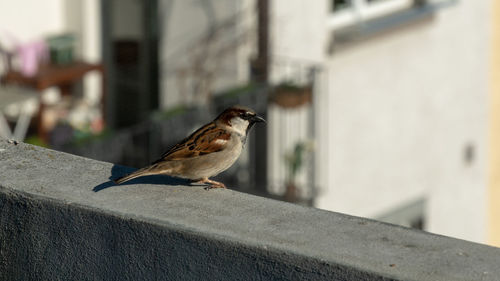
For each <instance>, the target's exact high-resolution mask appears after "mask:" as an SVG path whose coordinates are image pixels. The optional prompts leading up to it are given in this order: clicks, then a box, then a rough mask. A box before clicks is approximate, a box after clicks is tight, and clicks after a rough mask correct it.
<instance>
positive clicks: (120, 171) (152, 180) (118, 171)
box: [92, 165, 191, 192]
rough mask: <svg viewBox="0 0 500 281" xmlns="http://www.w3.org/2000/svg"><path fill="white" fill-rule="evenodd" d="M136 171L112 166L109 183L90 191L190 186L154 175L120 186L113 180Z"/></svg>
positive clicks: (177, 180) (188, 182)
mask: <svg viewBox="0 0 500 281" xmlns="http://www.w3.org/2000/svg"><path fill="white" fill-rule="evenodd" d="M135 170H136V169H134V168H129V167H125V166H120V165H113V168H111V175H110V176H109V181H106V182H103V183H101V184H99V185H96V186H94V188H93V189H92V190H93V191H94V192H99V191H101V190H103V189H106V188H109V187H113V186H116V187H117V188H118V187H120V186H123V185H132V184H164V185H191V181H190V180H185V179H180V178H174V177H170V176H166V175H165V176H163V175H154V176H144V177H139V178H135V179H133V180H130V181H127V182H125V183H122V184H121V185H117V184H116V183H114V181H113V180H115V179H117V178H119V177H122V176H124V175H126V174H129V173H131V172H133V171H135Z"/></svg>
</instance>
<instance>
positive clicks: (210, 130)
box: [153, 122, 231, 164]
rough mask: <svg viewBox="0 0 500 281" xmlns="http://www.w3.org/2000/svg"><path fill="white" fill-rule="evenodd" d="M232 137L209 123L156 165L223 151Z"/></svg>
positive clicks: (163, 156) (169, 152)
mask: <svg viewBox="0 0 500 281" xmlns="http://www.w3.org/2000/svg"><path fill="white" fill-rule="evenodd" d="M230 137H231V134H230V133H229V132H227V131H226V130H224V129H221V128H217V126H216V125H215V124H214V123H213V122H212V123H209V124H207V125H205V126H203V127H201V128H200V129H198V130H197V131H196V132H194V133H192V134H191V135H190V136H189V137H187V138H185V139H184V140H182V141H181V142H180V143H178V144H176V145H175V146H174V147H172V148H171V149H170V150H169V151H167V152H166V153H164V154H163V155H162V157H161V158H160V159H158V160H157V161H155V162H154V163H158V162H161V161H171V160H182V159H187V158H193V157H197V156H202V155H206V154H209V153H213V152H218V151H221V150H223V149H224V148H225V147H226V146H227V143H228V141H229V138H230ZM154 163H153V164H154Z"/></svg>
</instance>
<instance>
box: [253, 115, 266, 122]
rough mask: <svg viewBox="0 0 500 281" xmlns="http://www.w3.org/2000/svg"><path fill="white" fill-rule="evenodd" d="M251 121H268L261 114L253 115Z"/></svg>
mask: <svg viewBox="0 0 500 281" xmlns="http://www.w3.org/2000/svg"><path fill="white" fill-rule="evenodd" d="M251 121H252V123H257V122H264V123H267V122H266V120H265V119H264V118H262V117H260V116H257V115H255V116H254V117H252V119H251Z"/></svg>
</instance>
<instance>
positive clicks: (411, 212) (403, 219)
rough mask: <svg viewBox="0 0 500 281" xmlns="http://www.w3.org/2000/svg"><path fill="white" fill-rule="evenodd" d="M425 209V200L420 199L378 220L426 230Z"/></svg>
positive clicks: (395, 209) (378, 217)
mask: <svg viewBox="0 0 500 281" xmlns="http://www.w3.org/2000/svg"><path fill="white" fill-rule="evenodd" d="M425 209H426V202H425V199H424V198H420V199H417V200H415V201H413V202H410V203H408V204H404V205H402V206H399V207H397V208H394V209H393V210H391V211H390V212H387V213H385V214H383V215H380V216H377V217H376V219H377V220H380V221H383V222H387V223H392V224H397V225H402V226H406V227H411V228H416V229H420V230H424V229H425V223H426V220H425Z"/></svg>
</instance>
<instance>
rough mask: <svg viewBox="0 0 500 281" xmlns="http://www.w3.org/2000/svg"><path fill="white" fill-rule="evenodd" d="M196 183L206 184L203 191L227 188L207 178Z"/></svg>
mask: <svg viewBox="0 0 500 281" xmlns="http://www.w3.org/2000/svg"><path fill="white" fill-rule="evenodd" d="M196 183H201V184H208V185H207V186H205V188H204V189H205V190H210V189H212V188H227V187H226V185H224V184H223V183H222V182H218V181H213V180H209V179H208V178H204V179H201V180H199V181H197V182H196Z"/></svg>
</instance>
